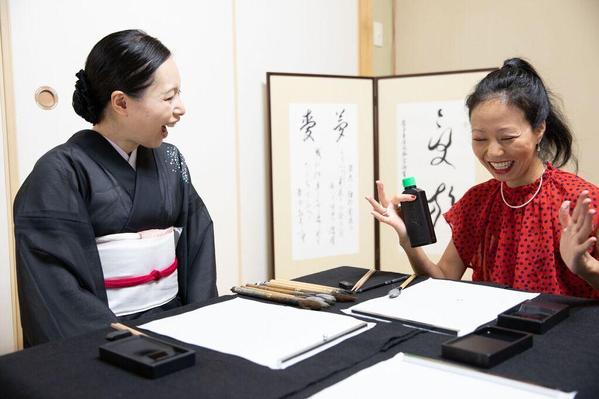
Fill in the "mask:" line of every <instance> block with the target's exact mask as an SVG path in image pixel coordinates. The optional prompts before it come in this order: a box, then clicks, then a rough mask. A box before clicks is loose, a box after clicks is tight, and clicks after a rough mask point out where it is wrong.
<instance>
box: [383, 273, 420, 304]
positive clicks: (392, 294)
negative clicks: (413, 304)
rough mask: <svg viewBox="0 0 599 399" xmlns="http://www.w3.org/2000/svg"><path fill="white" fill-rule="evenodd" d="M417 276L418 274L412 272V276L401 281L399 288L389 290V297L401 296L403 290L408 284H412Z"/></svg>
mask: <svg viewBox="0 0 599 399" xmlns="http://www.w3.org/2000/svg"><path fill="white" fill-rule="evenodd" d="M416 277H417V275H416V274H412V275H411V276H410V277H408V278H407V279H406V281H404V282H403V283H401V285H400V286H399V287H398V288H393V289H392V290H390V291H389V298H391V299H393V298H397V297H398V296H399V294H401V291H402V290H403V289H404V288H406V287H407V286H408V284H410V283H411V282H412V280H414V279H415V278H416Z"/></svg>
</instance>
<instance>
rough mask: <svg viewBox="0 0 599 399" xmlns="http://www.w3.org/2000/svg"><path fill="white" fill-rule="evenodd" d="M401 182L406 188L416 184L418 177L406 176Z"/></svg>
mask: <svg viewBox="0 0 599 399" xmlns="http://www.w3.org/2000/svg"><path fill="white" fill-rule="evenodd" d="M401 182H402V183H403V186H404V188H405V187H410V186H415V185H416V178H415V177H406V178H404V179H403V180H402V181H401Z"/></svg>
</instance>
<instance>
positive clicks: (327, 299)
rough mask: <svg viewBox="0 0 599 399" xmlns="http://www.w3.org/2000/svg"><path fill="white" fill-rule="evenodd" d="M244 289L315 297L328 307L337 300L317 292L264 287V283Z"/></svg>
mask: <svg viewBox="0 0 599 399" xmlns="http://www.w3.org/2000/svg"><path fill="white" fill-rule="evenodd" d="M246 287H250V288H257V289H262V290H267V291H274V292H280V293H281V294H289V295H296V296H301V297H302V298H308V297H316V298H318V299H321V300H323V301H325V303H327V304H329V305H334V304H335V303H336V302H337V300H336V299H335V297H334V296H333V295H330V294H321V293H318V292H299V291H293V290H289V289H285V288H277V287H270V286H268V285H265V283H262V284H246Z"/></svg>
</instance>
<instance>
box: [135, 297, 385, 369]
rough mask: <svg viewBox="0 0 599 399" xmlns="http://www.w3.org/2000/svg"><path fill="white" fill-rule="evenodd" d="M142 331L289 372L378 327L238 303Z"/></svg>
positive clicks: (285, 308) (170, 319)
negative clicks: (315, 356) (302, 361)
mask: <svg viewBox="0 0 599 399" xmlns="http://www.w3.org/2000/svg"><path fill="white" fill-rule="evenodd" d="M140 327H141V328H145V329H147V330H150V331H153V332H155V333H158V334H162V335H166V336H169V337H172V338H175V339H178V340H179V341H183V342H187V343H190V344H193V345H197V346H202V347H205V348H208V349H213V350H216V351H219V352H224V353H228V354H232V355H236V356H240V357H243V358H245V359H247V360H250V361H252V362H255V363H258V364H261V365H263V366H267V367H270V368H272V369H283V368H285V367H288V366H290V365H292V364H295V363H297V362H299V361H301V360H303V359H305V358H307V357H309V356H312V355H314V354H316V353H318V352H320V351H323V350H325V349H327V348H329V347H330V346H333V345H336V344H338V343H339V342H342V341H343V340H344V339H347V338H350V337H353V336H354V335H357V334H360V333H362V332H364V331H366V330H368V329H369V328H372V327H374V323H365V322H364V321H361V320H358V319H355V318H353V317H349V316H344V315H339V314H334V313H328V312H314V311H311V310H303V309H297V308H293V307H289V306H282V305H274V304H266V303H262V302H257V301H252V300H248V299H242V298H235V299H232V300H229V301H224V302H220V303H217V304H214V305H210V306H205V307H203V308H199V309H196V310H194V311H191V312H187V313H182V314H179V315H176V316H172V317H167V318H164V319H160V320H156V321H152V322H150V323H147V324H144V325H141V326H140Z"/></svg>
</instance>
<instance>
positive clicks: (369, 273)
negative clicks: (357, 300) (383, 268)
mask: <svg viewBox="0 0 599 399" xmlns="http://www.w3.org/2000/svg"><path fill="white" fill-rule="evenodd" d="M374 272H375V269H370V270H368V271H367V272H366V273H365V274H364V275H363V276H362V278H360V279H359V280H358V282H357V283H356V284H355V285H354V286H353V287H352V289H351V291H352V292H356V291H357V290H359V289H360V288H362V286H363V285H364V283H365V282H366V281H368V279H369V278H370V276H372V275H373V274H374Z"/></svg>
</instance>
